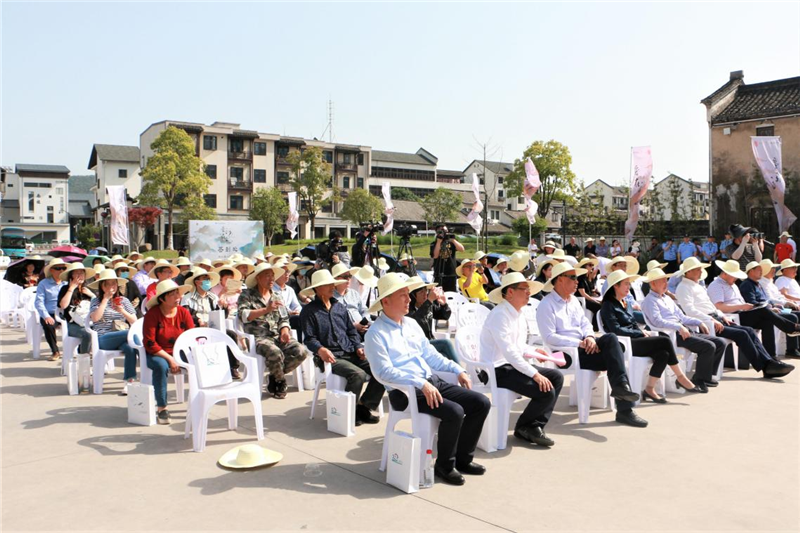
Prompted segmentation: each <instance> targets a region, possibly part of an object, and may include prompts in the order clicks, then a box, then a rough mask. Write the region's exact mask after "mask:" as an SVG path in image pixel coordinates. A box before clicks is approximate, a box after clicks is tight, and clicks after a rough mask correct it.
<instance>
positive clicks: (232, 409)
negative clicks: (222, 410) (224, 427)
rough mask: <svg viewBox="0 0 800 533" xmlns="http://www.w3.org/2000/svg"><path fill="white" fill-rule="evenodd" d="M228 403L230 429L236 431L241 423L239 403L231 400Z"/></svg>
mask: <svg viewBox="0 0 800 533" xmlns="http://www.w3.org/2000/svg"><path fill="white" fill-rule="evenodd" d="M226 403H227V404H228V429H230V430H235V429H236V427H237V426H238V422H239V401H238V399H236V398H231V399H229V400H227V402H226Z"/></svg>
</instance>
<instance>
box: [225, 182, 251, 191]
mask: <svg viewBox="0 0 800 533" xmlns="http://www.w3.org/2000/svg"><path fill="white" fill-rule="evenodd" d="M228 190H230V191H248V192H253V182H252V181H250V180H237V179H230V180H228Z"/></svg>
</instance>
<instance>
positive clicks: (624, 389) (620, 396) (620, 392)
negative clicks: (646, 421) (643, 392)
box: [611, 383, 639, 402]
mask: <svg viewBox="0 0 800 533" xmlns="http://www.w3.org/2000/svg"><path fill="white" fill-rule="evenodd" d="M611 397H612V398H614V399H615V400H621V401H623V402H635V401H638V400H639V395H638V394H636V393H635V392H633V391H632V390H631V387H630V385H628V384H627V383H623V384H622V385H617V386H616V387H612V388H611Z"/></svg>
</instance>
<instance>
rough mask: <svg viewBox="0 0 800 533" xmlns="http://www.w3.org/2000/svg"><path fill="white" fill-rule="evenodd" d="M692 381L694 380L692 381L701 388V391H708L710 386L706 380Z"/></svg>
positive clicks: (696, 386)
mask: <svg viewBox="0 0 800 533" xmlns="http://www.w3.org/2000/svg"><path fill="white" fill-rule="evenodd" d="M691 381H692V383H694V386H695V388H699V389H700V392H704V393H705V392H708V386H707V385H706V382H705V381H701V380H697V381H695V380H691Z"/></svg>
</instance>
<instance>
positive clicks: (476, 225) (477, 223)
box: [467, 172, 483, 233]
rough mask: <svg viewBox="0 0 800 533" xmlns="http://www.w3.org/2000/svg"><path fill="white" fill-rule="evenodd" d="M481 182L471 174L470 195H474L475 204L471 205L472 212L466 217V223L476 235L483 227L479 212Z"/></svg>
mask: <svg viewBox="0 0 800 533" xmlns="http://www.w3.org/2000/svg"><path fill="white" fill-rule="evenodd" d="M480 185H481V182H480V180H479V179H478V175H477V174H475V173H474V172H473V173H472V194H474V195H475V202H473V204H472V211H470V212H469V214H468V215H467V222H469V225H470V226H472V229H474V230H475V232H476V233H480V231H481V226H483V218H482V217H481V211H483V202H481V188H480Z"/></svg>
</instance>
